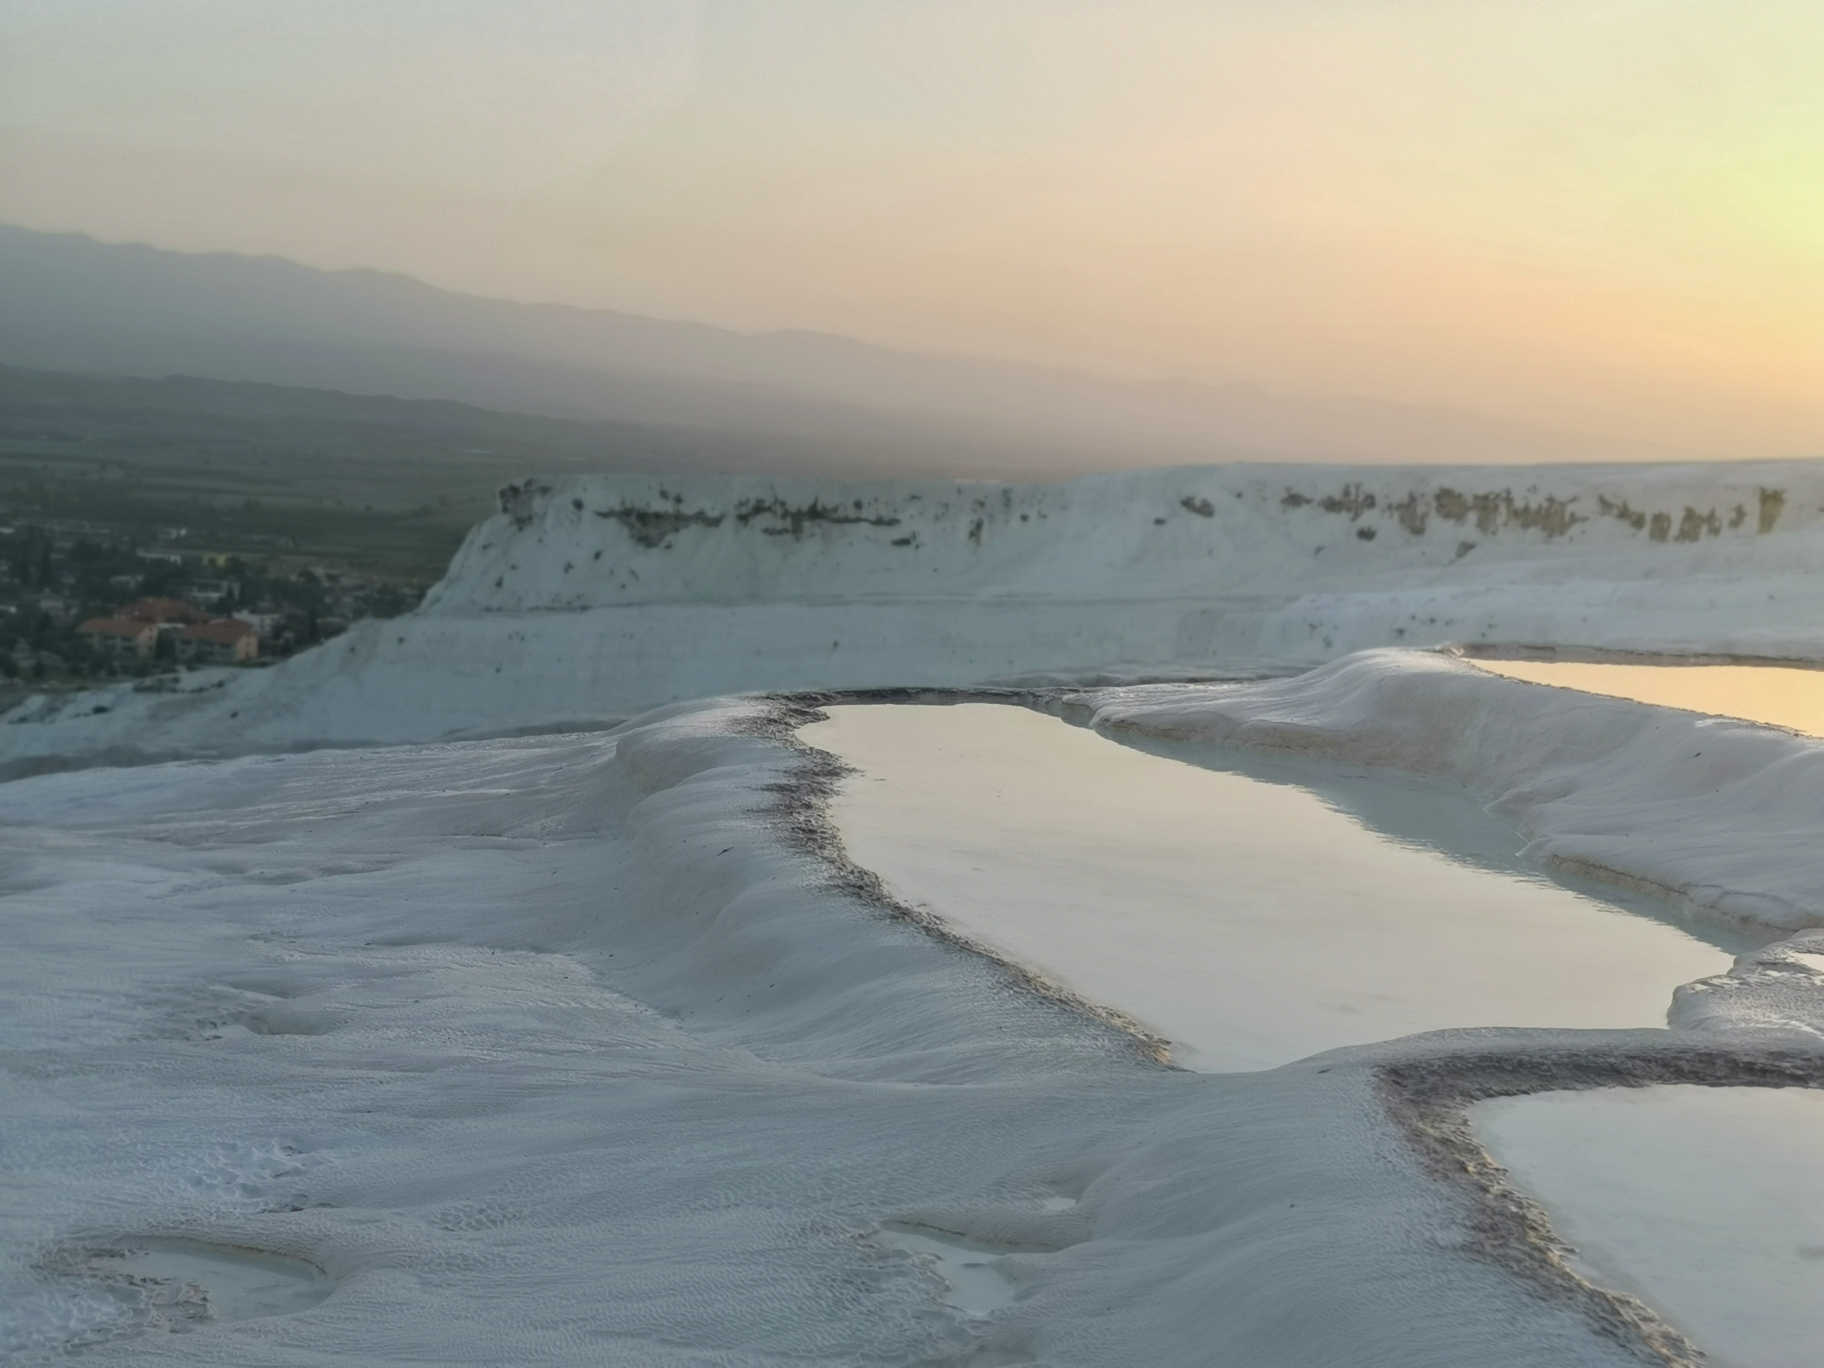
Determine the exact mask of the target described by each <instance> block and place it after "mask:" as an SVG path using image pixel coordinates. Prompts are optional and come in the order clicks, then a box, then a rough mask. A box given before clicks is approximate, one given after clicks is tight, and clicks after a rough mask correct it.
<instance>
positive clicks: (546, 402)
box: [0, 227, 1712, 476]
mask: <svg viewBox="0 0 1824 1368" xmlns="http://www.w3.org/2000/svg"><path fill="white" fill-rule="evenodd" d="M0 364H6V365H11V366H16V367H28V368H32V369H36V370H41V371H42V370H48V371H74V372H88V373H99V374H113V375H129V376H166V375H188V376H197V377H204V378H209V379H215V380H237V381H261V382H267V383H271V384H279V385H289V386H302V387H308V388H314V389H326V390H339V391H345V392H349V393H353V394H366V395H393V396H398V397H401V398H408V399H441V400H459V401H461V402H463V403H466V404H471V405H477V406H481V407H485V408H492V409H504V410H513V411H518V412H524V413H531V414H539V415H545V416H548V417H555V418H563V419H571V420H591V421H597V422H600V421H607V422H612V423H616V424H630V425H637V426H640V427H645V428H656V429H672V428H677V429H688V430H689V431H690V433H691V434H692V443H691V444H692V445H693V446H694V447H696V448H697V449H698V450H701V447H702V444H703V443H705V442H707V443H709V444H710V445H712V446H713V445H714V444H715V442H716V440H717V438H718V436H721V437H725V438H726V439H727V440H728V441H729V444H730V445H729V455H730V460H729V461H727V462H722V463H721V464H729V465H732V466H734V467H736V468H745V467H747V466H748V465H749V464H750V463H752V464H754V466H755V467H756V468H758V467H760V466H770V465H774V464H781V463H785V464H789V466H790V467H791V468H794V469H798V470H809V469H812V468H820V469H828V470H838V469H840V470H845V471H849V472H852V473H857V474H870V473H873V474H878V473H888V472H891V473H895V474H981V475H1002V476H1005V475H1017V474H1028V475H1064V474H1074V473H1078V472H1081V471H1085V470H1092V469H1115V468H1122V467H1131V466H1141V465H1161V464H1175V463H1189V462H1215V461H1237V460H1330V461H1401V462H1407V461H1421V462H1429V461H1448V462H1535V461H1550V462H1558V461H1576V460H1640V459H1650V458H1658V459H1679V458H1688V457H1693V456H1700V455H1706V454H1712V453H1704V452H1698V451H1684V450H1672V449H1667V448H1663V447H1655V446H1651V445H1648V444H1645V443H1639V442H1630V441H1624V440H1620V439H1615V438H1607V437H1598V436H1590V435H1587V434H1578V433H1567V432H1560V431H1552V430H1548V429H1543V428H1533V427H1528V426H1526V425H1524V424H1519V423H1513V422H1508V421H1505V420H1501V419H1495V418H1489V417H1484V416H1481V415H1477V414H1473V413H1467V412H1461V411H1457V410H1452V409H1445V408H1427V407H1418V406H1409V405H1399V404H1391V403H1381V402H1377V401H1372V400H1365V399H1351V398H1325V397H1318V398H1310V397H1299V398H1295V397H1287V396H1282V395H1276V394H1272V393H1269V392H1267V391H1264V390H1261V389H1258V388H1255V387H1253V386H1248V385H1205V384H1199V383H1194V382H1192V381H1188V380H1182V379H1173V380H1161V381H1157V382H1152V383H1143V384H1142V383H1123V382H1119V381H1113V380H1107V379H1102V378H1098V377H1094V376H1090V375H1085V374H1080V373H1074V372H1070V371H1066V370H1059V369H1051V368H1046V367H1039V366H1029V365H1021V364H1016V363H1009V362H1001V361H990V360H982V359H976V358H970V357H964V356H952V355H941V354H929V353H917V352H906V351H896V350H893V349H891V348H886V347H878V346H873V345H870V344H867V343H863V342H857V341H854V340H852V339H849V338H844V337H837V336H831V335H827V334H820V333H809V332H768V333H741V332H734V331H730V330H727V329H721V328H713V327H708V326H705V325H702V324H695V323H679V322H671V321H665V320H660V319H653V318H643V317H638V316H636V315H631V314H622V313H615V312H611V311H607V310H595V309H578V308H570V307H565V306H560V305H550V304H519V303H512V302H508V301H503V300H493V299H483V298H478V297H475V296H471V295H463V294H457V293H453V292H450V291H446V290H440V289H436V288H434V287H432V286H429V285H426V284H423V283H421V282H419V281H416V280H412V279H410V278H408V277H405V276H400V275H392V274H387V273H384V272H379V271H369V270H350V271H319V270H314V269H311V268H309V267H305V266H300V265H297V264H295V263H292V262H287V261H282V260H278V259H275V258H266V257H245V256H233V255H186V254H181V253H175V252H166V251H161V250H157V249H154V248H150V247H143V246H112V245H107V244H103V243H100V242H96V241H95V240H93V239H91V238H87V237H83V236H79V235H76V234H46V233H36V232H30V231H27V230H24V229H20V228H11V227H0Z"/></svg>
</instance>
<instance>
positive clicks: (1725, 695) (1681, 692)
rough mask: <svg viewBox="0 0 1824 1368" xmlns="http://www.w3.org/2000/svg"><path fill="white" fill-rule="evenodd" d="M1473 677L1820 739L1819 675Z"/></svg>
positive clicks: (1600, 672)
mask: <svg viewBox="0 0 1824 1368" xmlns="http://www.w3.org/2000/svg"><path fill="white" fill-rule="evenodd" d="M1470 663H1471V664H1473V665H1474V666H1475V667H1476V668H1477V669H1479V670H1487V671H1488V672H1489V673H1490V674H1498V675H1504V676H1506V677H1507V678H1509V679H1523V680H1525V681H1526V682H1527V683H1529V684H1555V685H1557V686H1558V687H1560V688H1564V689H1579V690H1582V691H1583V692H1584V693H1594V694H1607V695H1609V696H1610V697H1613V698H1631V699H1633V700H1634V701H1635V702H1636V703H1655V704H1658V705H1660V706H1661V707H1667V708H1685V709H1687V710H1689V711H1691V712H1700V713H1711V714H1713V715H1715V716H1718V717H1740V718H1745V719H1746V720H1748V721H1750V722H1766V723H1769V724H1771V725H1773V726H1776V727H1787V728H1789V729H1791V730H1792V731H1796V732H1804V733H1805V734H1806V735H1807V736H1824V670H1801V669H1792V668H1789V667H1786V666H1780V665H1610V664H1585V663H1582V662H1578V661H1568V660H1475V661H1472V662H1470Z"/></svg>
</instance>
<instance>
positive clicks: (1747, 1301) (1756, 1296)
mask: <svg viewBox="0 0 1824 1368" xmlns="http://www.w3.org/2000/svg"><path fill="white" fill-rule="evenodd" d="M1471 1119H1472V1124H1473V1125H1474V1126H1475V1129H1476V1132H1477V1134H1478V1135H1479V1136H1480V1138H1481V1139H1482V1142H1483V1143H1484V1144H1485V1145H1486V1146H1487V1147H1488V1148H1489V1150H1490V1151H1491V1152H1492V1153H1493V1154H1494V1156H1495V1158H1496V1159H1498V1160H1500V1162H1501V1163H1502V1164H1503V1165H1505V1166H1506V1168H1507V1169H1508V1171H1509V1172H1510V1173H1511V1174H1512V1175H1513V1177H1514V1180H1515V1182H1516V1184H1517V1185H1518V1186H1519V1187H1520V1188H1521V1189H1522V1190H1523V1191H1526V1192H1528V1193H1529V1194H1531V1195H1532V1196H1533V1198H1534V1199H1535V1200H1537V1201H1538V1202H1539V1203H1540V1205H1542V1206H1543V1207H1545V1209H1546V1210H1547V1211H1548V1212H1549V1213H1550V1214H1551V1217H1552V1222H1553V1224H1554V1225H1555V1226H1556V1228H1557V1230H1558V1232H1559V1234H1560V1235H1561V1236H1562V1237H1563V1238H1564V1239H1565V1240H1566V1241H1567V1242H1568V1243H1569V1244H1571V1245H1572V1246H1573V1247H1574V1248H1575V1249H1576V1251H1577V1259H1576V1262H1577V1264H1578V1265H1579V1268H1580V1271H1581V1272H1582V1273H1583V1274H1584V1275H1585V1276H1586V1277H1588V1278H1589V1279H1590V1280H1591V1281H1592V1282H1595V1283H1597V1284H1599V1285H1601V1286H1604V1287H1609V1288H1613V1289H1615V1290H1617V1291H1622V1292H1629V1293H1632V1294H1633V1295H1635V1296H1637V1297H1639V1298H1640V1299H1641V1300H1643V1301H1645V1302H1646V1303H1647V1304H1648V1305H1650V1306H1652V1307H1653V1308H1654V1309H1655V1310H1656V1311H1658V1312H1659V1313H1660V1314H1661V1315H1662V1316H1664V1317H1665V1319H1666V1320H1667V1321H1669V1322H1670V1323H1671V1324H1673V1325H1675V1326H1677V1327H1678V1329H1680V1330H1682V1331H1683V1332H1684V1333H1685V1334H1686V1335H1687V1336H1689V1337H1690V1338H1691V1340H1692V1341H1693V1342H1694V1343H1695V1344H1696V1345H1697V1346H1698V1347H1699V1348H1700V1349H1702V1350H1704V1351H1705V1353H1706V1354H1708V1355H1709V1361H1710V1362H1712V1363H1715V1364H1717V1365H1719V1366H1723V1368H1816V1365H1817V1363H1818V1362H1819V1361H1820V1357H1821V1355H1820V1350H1819V1346H1820V1345H1824V1167H1820V1165H1819V1163H1818V1154H1819V1151H1820V1149H1824V1092H1817V1091H1814V1090H1811V1089H1803V1088H1704V1087H1696V1086H1691V1085H1665V1086H1658V1087H1649V1088H1600V1089H1593V1090H1591V1091H1588V1092H1549V1093H1537V1094H1534V1095H1532V1096H1528V1097H1505V1098H1500V1099H1498V1100H1495V1101H1491V1102H1482V1103H1478V1104H1477V1105H1476V1106H1475V1107H1474V1108H1472V1109H1471Z"/></svg>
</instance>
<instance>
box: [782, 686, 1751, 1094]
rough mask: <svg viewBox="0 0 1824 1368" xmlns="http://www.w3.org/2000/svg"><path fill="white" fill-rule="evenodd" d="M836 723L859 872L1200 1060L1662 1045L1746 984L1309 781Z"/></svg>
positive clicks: (1003, 719)
mask: <svg viewBox="0 0 1824 1368" xmlns="http://www.w3.org/2000/svg"><path fill="white" fill-rule="evenodd" d="M829 711H830V720H829V721H827V722H821V723H816V724H814V725H812V726H809V727H806V728H804V729H803V730H802V732H801V733H800V734H801V735H802V736H803V738H804V739H805V740H806V741H807V742H809V743H810V744H812V745H815V746H819V747H821V748H823V749H826V750H830V751H833V752H835V753H836V754H838V755H840V756H841V757H842V758H843V759H844V760H846V761H848V762H849V763H850V764H852V765H854V766H855V767H856V768H857V769H858V770H859V771H860V773H859V774H858V775H857V776H855V777H853V778H851V779H849V780H848V781H846V782H845V784H844V786H843V789H842V792H841V794H840V796H839V797H838V798H837V800H836V803H835V807H834V813H835V818H836V821H837V824H838V826H839V828H840V830H841V833H842V837H843V840H844V842H845V843H846V845H847V847H848V849H849V852H850V855H851V856H852V857H853V858H854V859H855V861H856V862H857V863H858V864H861V865H863V866H865V867H867V868H869V869H872V870H874V871H876V872H877V873H879V874H880V875H881V876H882V877H883V878H885V879H886V881H887V882H888V883H889V884H890V885H891V886H892V887H893V888H894V889H895V890H896V891H897V892H898V893H899V894H900V895H901V896H903V897H904V898H906V899H907V900H908V901H911V902H913V903H917V904H923V905H926V906H928V907H930V908H931V909H933V910H934V911H936V912H937V913H939V914H940V915H942V916H943V917H945V918H947V919H948V920H950V921H951V922H952V923H953V924H955V925H956V926H958V927H959V928H961V929H962V930H964V931H966V932H967V933H969V934H971V935H974V936H977V937H979V938H981V939H983V940H985V941H987V942H989V943H990V944H992V945H994V946H995V947H996V948H998V949H999V950H1001V951H1002V952H1004V953H1005V954H1007V955H1008V956H1009V957H1011V958H1013V959H1016V960H1018V961H1020V962H1021V963H1024V964H1027V965H1030V966H1032V967H1035V968H1037V969H1039V970H1041V971H1043V972H1044V973H1046V974H1048V975H1050V976H1052V977H1054V978H1056V979H1058V980H1059V981H1061V982H1063V983H1065V984H1066V985H1068V986H1069V987H1071V988H1073V989H1074V990H1076V991H1078V992H1080V993H1082V994H1083V995H1084V996H1086V997H1089V998H1091V999H1093V1000H1095V1001H1098V1002H1101V1003H1104V1004H1107V1005H1110V1006H1114V1007H1118V1008H1120V1009H1122V1010H1124V1011H1126V1012H1129V1013H1131V1014H1132V1015H1133V1016H1135V1017H1137V1018H1138V1019H1139V1020H1141V1021H1142V1022H1143V1023H1145V1024H1146V1025H1148V1026H1150V1027H1151V1028H1153V1029H1155V1030H1157V1031H1159V1032H1160V1033H1162V1034H1164V1035H1166V1036H1168V1037H1169V1038H1170V1039H1171V1040H1173V1041H1174V1042H1175V1045H1176V1047H1177V1050H1176V1052H1177V1053H1178V1055H1179V1056H1180V1057H1181V1059H1183V1061H1184V1062H1186V1063H1189V1064H1191V1065H1192V1066H1194V1067H1198V1068H1203V1069H1212V1070H1228V1069H1260V1068H1270V1067H1272V1066H1274V1065H1278V1064H1283V1063H1286V1062H1288V1061H1290V1060H1293V1059H1299V1058H1302V1057H1304V1056H1306V1055H1310V1054H1313V1053H1316V1052H1318V1051H1320V1050H1325V1049H1330V1048H1333V1047H1336V1046H1341V1045H1351V1044H1361V1043H1366V1042H1369V1041H1375V1040H1383V1039H1388V1038H1390V1037H1394V1036H1401V1035H1407V1034H1411V1033H1413V1032H1418V1031H1427V1030H1436V1029H1440V1028H1444V1027H1457V1026H1554V1027H1631V1026H1660V1025H1664V1024H1665V1016H1666V1009H1667V1004H1668V1002H1669V1000H1670V998H1671V994H1672V991H1673V989H1674V988H1676V987H1677V986H1678V985H1679V984H1681V983H1685V982H1687V981H1689V980H1691V979H1696V978H1700V977H1704V976H1707V975H1711V974H1716V973H1720V972H1722V971H1724V970H1726V969H1727V968H1728V967H1729V963H1730V957H1729V956H1728V955H1726V954H1724V953H1723V952H1722V951H1720V950H1718V949H1717V948H1715V947H1714V946H1712V945H1709V944H1705V943H1704V942H1702V941H1700V940H1698V939H1696V938H1695V937H1693V936H1692V935H1690V934H1688V933H1687V932H1685V931H1683V930H1681V929H1679V928H1678V927H1676V926H1673V925H1670V924H1668V923H1665V922H1660V921H1655V920H1653V919H1651V918H1647V917H1643V916H1638V915H1634V914H1631V913H1629V912H1626V911H1623V910H1621V909H1619V908H1618V907H1616V906H1614V905H1612V904H1610V903H1607V902H1604V901H1600V900H1598V899H1596V898H1593V897H1589V896H1585V895H1583V894H1580V893H1577V892H1573V891H1571V890H1570V889H1568V888H1565V887H1562V886H1560V885H1558V884H1555V883H1553V882H1551V881H1550V880H1547V879H1544V878H1522V877H1515V876H1513V875H1509V874H1503V873H1497V872H1494V871H1492V870H1489V869H1485V868H1477V867H1473V866H1471V865H1468V864H1464V863H1460V862H1458V861H1455V860H1452V859H1449V858H1446V857H1445V856H1444V855H1443V854H1440V853H1438V852H1437V851H1433V850H1425V849H1419V848H1415V847H1414V846H1411V845H1408V844H1402V843H1400V842H1397V841H1394V840H1390V839H1388V838H1387V837H1384V836H1381V835H1378V834H1376V833H1374V832H1371V831H1369V830H1367V829H1366V828H1365V827H1364V826H1363V825H1362V824H1361V823H1359V822H1357V821H1355V820H1354V819H1353V818H1351V817H1349V816H1347V815H1345V814H1343V813H1341V812H1338V811H1337V810H1335V809H1334V808H1332V807H1330V806H1329V805H1327V804H1326V803H1325V802H1323V801H1322V800H1321V799H1320V798H1318V797H1317V796H1316V795H1314V794H1313V793H1311V792H1309V791H1307V790H1306V789H1304V788H1301V787H1297V786H1293V785H1287V784H1269V783H1262V782H1259V781H1257V780H1254V779H1250V778H1245V777H1243V776H1241V775H1237V774H1227V773H1218V772H1215V771H1211V770H1207V769H1202V768H1198V767H1196V766H1193V765H1189V764H1185V763H1182V762H1179V761H1176V760H1171V759H1165V758H1162V757H1159V756H1154V755H1148V754H1144V753H1141V752H1139V751H1135V750H1132V749H1129V748H1127V747H1124V746H1120V745H1117V744H1114V743H1112V742H1110V741H1108V740H1106V739H1104V738H1103V737H1101V736H1098V735H1096V734H1094V733H1091V732H1088V731H1084V730H1082V729H1080V728H1076V727H1072V726H1069V725H1067V724H1065V723H1063V722H1060V721H1057V720H1056V719H1053V718H1050V717H1045V716H1041V715H1039V714H1036V713H1032V712H1029V711H1027V710H1025V709H1023V708H1017V707H1008V706H1000V705H994V704H964V705H959V706H954V707H910V706H851V707H840V708H832V709H830V710H829ZM1469 801H1470V800H1469V799H1468V798H1467V797H1465V799H1464V802H1465V803H1468V802H1469ZM1518 843H1519V842H1518V838H1515V844H1516V845H1517V844H1518Z"/></svg>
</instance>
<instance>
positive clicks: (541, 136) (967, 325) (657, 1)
mask: <svg viewBox="0 0 1824 1368" xmlns="http://www.w3.org/2000/svg"><path fill="white" fill-rule="evenodd" d="M1821 71H1824V5H1820V4H1819V3H1817V0H1701V2H1700V0H1195V2H1193V0H1096V2H1095V3H1091V2H1089V0H701V3H697V2H696V0H594V2H593V3H590V2H587V0H311V3H309V4H298V3H296V0H283V2H282V3H281V2H280V0H0V221H6V222H11V223H16V224H21V225H24V226H27V227H33V228H41V229H54V230H77V231H82V232H86V233H90V234H92V235H94V236H96V237H100V238H102V239H104V240H109V241H142V242H150V243H153V244H155V245H158V246H164V247H171V248H178V249H183V250H231V251H242V252H259V253H275V254H278V255H282V256H287V257H291V258H293V259H296V260H300V261H304V262H307V263H310V264H313V265H319V266H328V267H337V266H356V265H360V266H377V267H382V268H386V269H391V270H398V271H403V272H406V273H409V274H412V275H415V276H418V277H420V278H423V279H426V280H429V281H431V282H433V283H435V284H438V285H442V286H446V287H450V288H454V289H461V290H468V291H472V292H475V293H481V294H489V295H496V296H502V297H506V298H513V299H522V300H548V301H557V302H564V303H573V304H582V305H590V306H599V307H607V308H616V309H623V310H627V311H630V312H636V313H646V314H653V315H658V316H662V317H671V318H688V319H695V320H699V321H702V322H708V323H716V324H721V325H725V326H730V327H737V328H743V329H770V328H812V329H820V330H826V331H832V332H840V333H845V334H848V335H851V336H856V337H862V338H866V339H869V340H873V341H878V342H883V343H887V344H891V345H896V346H906V347H915V348H922V349H932V350H943V351H956V352H965V353H972V354H977V355H988V356H998V357H1009V358H1017V359H1026V360H1034V361H1041V362H1048V363H1058V364H1064V365H1069V366H1075V367H1080V368H1083V369H1089V370H1094V371H1098V372H1102V373H1107V374H1111V375H1126V376H1137V377H1143V376H1162V375H1186V376H1190V377H1193V378H1196V379H1202V380H1209V381H1217V382H1220V381H1231V380H1242V381H1249V382H1253V383H1256V384H1260V385H1264V386H1267V387H1269V388H1272V389H1275V390H1279V391H1282V392H1286V393H1292V394H1300V393H1311V394H1318V393H1323V394H1339V393H1340V394H1352V395H1361V396H1367V397H1372V398H1379V399H1389V400H1396V401H1404V402H1422V403H1437V404H1448V405H1453V406H1456V407H1461V408H1467V409H1472V410H1476V411H1480V412H1484V413H1489V414H1495V415H1499V416H1504V417H1511V418H1517V419H1522V420H1526V421H1530V422H1534V423H1539V424H1544V425H1548V426H1554V427H1561V428H1572V429H1578V430H1583V431H1589V432H1599V433H1610V434H1614V435H1617V436H1624V437H1630V438H1636V439H1643V440H1648V441H1654V442H1663V443H1672V444H1675V445H1689V446H1692V447H1700V448H1703V449H1706V450H1711V451H1718V452H1723V453H1728V454H1734V455H1740V456H1760V455H1797V454H1816V455H1824V79H1820V78H1819V75H1818V73H1819V72H1821Z"/></svg>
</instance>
